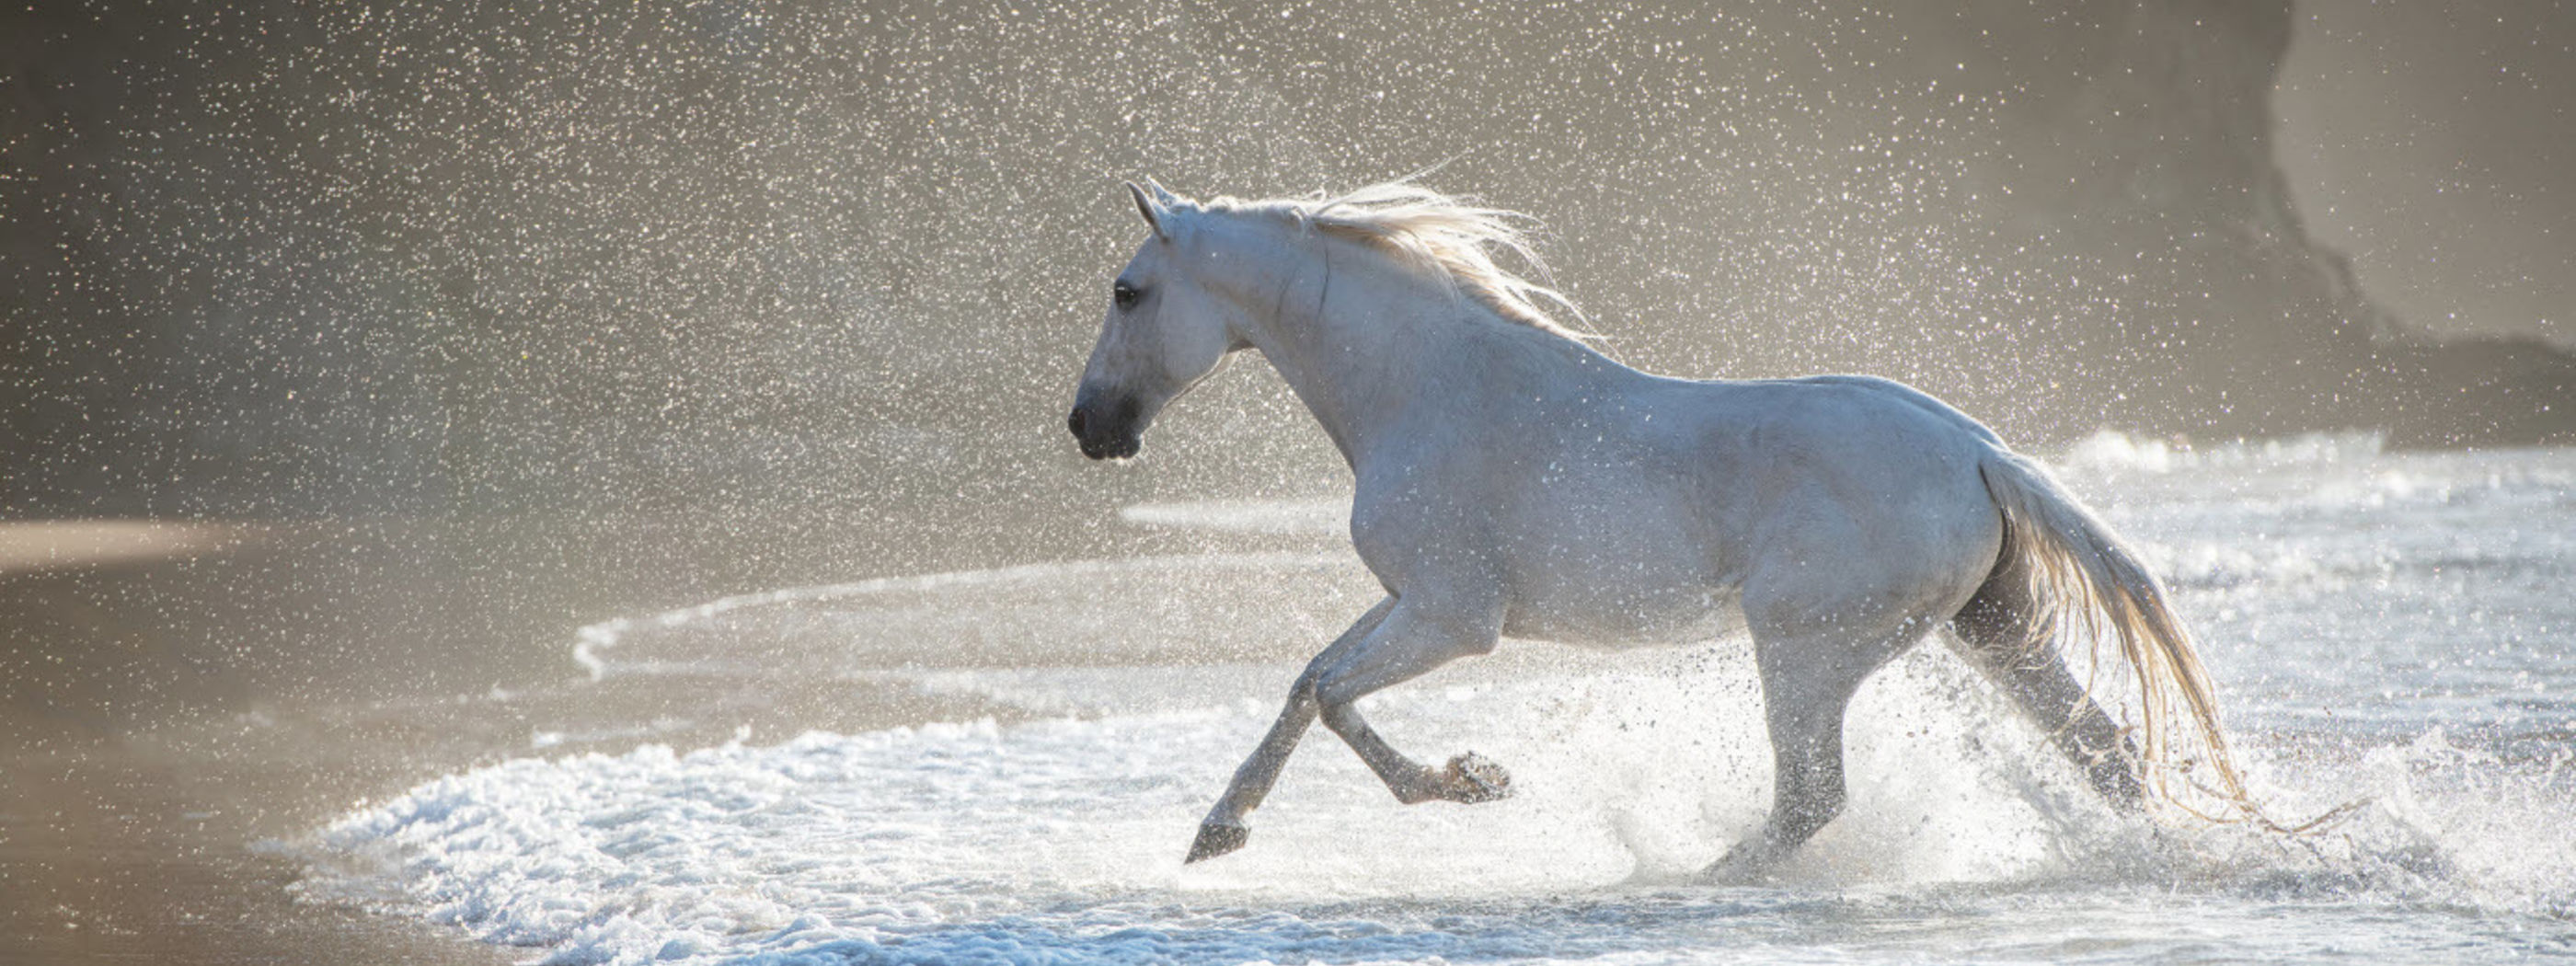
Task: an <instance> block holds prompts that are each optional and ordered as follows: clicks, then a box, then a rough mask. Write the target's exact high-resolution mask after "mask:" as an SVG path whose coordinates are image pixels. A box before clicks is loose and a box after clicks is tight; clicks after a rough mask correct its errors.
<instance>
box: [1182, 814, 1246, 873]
mask: <svg viewBox="0 0 2576 966" xmlns="http://www.w3.org/2000/svg"><path fill="white" fill-rule="evenodd" d="M1251 839H1252V830H1251V829H1248V828H1245V827H1243V826H1240V825H1215V824H1208V825H1201V826H1199V837H1198V838H1197V839H1196V840H1194V841H1192V842H1191V843H1190V857H1189V858H1186V859H1182V860H1181V864H1182V865H1188V864H1190V863H1192V862H1196V861H1199V860H1200V859H1213V858H1216V857H1217V856H1220V855H1224V854H1226V853H1228V852H1232V851H1234V850H1236V849H1239V848H1242V847H1243V843H1245V842H1248V841H1251Z"/></svg>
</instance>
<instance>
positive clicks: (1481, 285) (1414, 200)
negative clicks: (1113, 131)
mask: <svg viewBox="0 0 2576 966" xmlns="http://www.w3.org/2000/svg"><path fill="white" fill-rule="evenodd" d="M1206 207H1207V208H1208V209H1209V210H1232V211H1253V212H1262V213H1268V214H1271V215H1274V216H1277V217H1281V218H1285V219H1286V220H1288V221H1289V222H1290V223H1292V224H1295V225H1297V226H1299V227H1302V228H1306V229H1310V230H1313V231H1318V232H1322V233H1323V234H1326V235H1331V236H1335V237H1339V238H1346V239H1350V240H1352V241H1356V242H1359V243H1361V244H1363V245H1366V246H1368V247H1370V248H1374V249H1376V250H1378V251H1381V252H1384V253H1386V254H1388V255H1392V256H1394V257H1395V258H1397V259H1398V260H1399V261H1402V262H1406V263H1409V264H1411V265H1413V266H1416V267H1418V268H1420V269H1422V270H1425V271H1427V272H1428V273H1430V274H1431V275H1432V276H1433V277H1434V278H1437V279H1439V280H1440V281H1441V282H1442V284H1444V285H1446V286H1447V287H1448V289H1449V291H1450V292H1451V293H1452V294H1453V295H1459V296H1464V297H1466V298H1470V299H1473V300H1475V301H1476V302H1478V303H1479V304H1482V305H1484V306H1485V307H1486V308H1489V309H1492V310H1493V311H1494V314H1496V315H1498V316H1501V317H1502V318H1503V319H1504V320H1506V321H1510V322H1516V323H1519V324H1521V325H1526V326H1529V327H1531V328H1534V329H1538V330H1540V331H1542V332H1551V333H1554V334H1556V335H1560V336H1564V337H1566V338H1569V339H1574V340H1577V341H1582V340H1585V339H1588V338H1590V337H1591V335H1592V333H1591V332H1590V331H1588V329H1587V328H1583V327H1578V326H1569V325H1567V324H1565V323H1563V322H1559V321H1557V319H1556V316H1555V315H1554V314H1551V313H1550V312H1549V310H1548V308H1546V307H1547V306H1552V307H1554V308H1556V309H1558V310H1561V311H1563V312H1564V313H1565V314H1566V315H1568V316H1569V317H1571V318H1573V319H1574V320H1575V321H1576V322H1577V323H1582V322H1584V321H1585V319H1584V317H1583V310H1582V309H1581V308H1579V307H1577V306H1576V305H1575V304H1574V301H1573V300H1572V299H1570V298H1568V297H1566V295H1565V293H1564V292H1562V291H1559V290H1558V289H1557V288H1556V286H1555V285H1553V284H1551V283H1552V282H1553V281H1554V279H1552V278H1550V277H1549V273H1548V269H1547V262H1546V261H1545V260H1543V259H1541V258H1539V255H1538V250H1537V247H1536V245H1535V243H1534V240H1533V239H1532V238H1531V237H1530V230H1531V229H1532V228H1534V227H1536V225H1537V219H1534V218H1531V217H1530V216H1528V215H1525V214H1521V213H1519V212H1516V211H1509V210H1506V209H1501V208H1488V207H1485V206H1483V205H1480V204H1477V203H1476V202H1475V201H1474V200H1473V199H1469V198H1463V197H1459V196H1455V195H1448V194H1443V193H1441V192H1438V191H1434V190H1432V189H1430V188H1426V187H1423V186H1421V185H1418V184H1413V183H1411V182H1410V181H1406V180H1402V179H1399V180H1395V181H1386V182H1381V183H1378V184H1373V185H1369V186H1368V187H1365V188H1360V189H1358V190H1356V191H1351V192H1348V193H1346V194H1341V195H1331V196H1327V195H1317V196H1315V197H1312V198H1281V199H1271V200H1267V201H1241V200H1238V199H1233V198H1218V199H1215V200H1213V201H1210V202H1207V203H1206ZM1506 254H1507V255H1508V256H1509V257H1510V258H1512V259H1514V260H1517V261H1519V262H1520V263H1521V264H1522V265H1525V266H1527V267H1528V269H1529V272H1530V273H1531V274H1534V275H1536V276H1537V278H1536V279H1532V278H1531V277H1529V275H1524V274H1521V273H1519V272H1515V271H1513V270H1511V269H1509V268H1505V267H1504V266H1503V265H1502V264H1501V263H1499V262H1498V261H1496V258H1497V257H1498V256H1503V255H1506Z"/></svg>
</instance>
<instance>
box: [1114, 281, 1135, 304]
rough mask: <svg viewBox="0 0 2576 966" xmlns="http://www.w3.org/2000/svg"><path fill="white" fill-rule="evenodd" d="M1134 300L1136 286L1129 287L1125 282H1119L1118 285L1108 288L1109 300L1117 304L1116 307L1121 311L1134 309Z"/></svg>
mask: <svg viewBox="0 0 2576 966" xmlns="http://www.w3.org/2000/svg"><path fill="white" fill-rule="evenodd" d="M1136 299H1137V292H1136V286H1133V285H1129V284H1127V283H1125V282H1120V283H1118V284H1116V285H1113V286H1110V288H1109V300H1110V301H1111V302H1114V303H1117V305H1118V307H1119V308H1122V309H1132V308H1135V307H1136Z"/></svg>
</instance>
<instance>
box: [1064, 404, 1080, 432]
mask: <svg viewBox="0 0 2576 966" xmlns="http://www.w3.org/2000/svg"><path fill="white" fill-rule="evenodd" d="M1064 425H1065V428H1066V429H1070V430H1073V434H1074V435H1076V436H1080V435H1082V410H1079V409H1076V410H1074V411H1073V415H1071V416H1067V417H1065V419H1064Z"/></svg>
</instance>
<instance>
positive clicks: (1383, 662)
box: [1308, 601, 1512, 805]
mask: <svg viewBox="0 0 2576 966" xmlns="http://www.w3.org/2000/svg"><path fill="white" fill-rule="evenodd" d="M1501 632H1502V620H1501V615H1500V613H1499V608H1494V609H1492V611H1491V612H1484V611H1481V610H1479V609H1444V608H1440V607H1437V606H1434V605H1427V604H1426V605H1415V604H1412V603H1411V602H1410V601H1408V602H1406V603H1399V604H1398V605H1397V606H1396V608H1395V609H1394V610H1393V611H1391V612H1390V613H1389V614H1388V617H1387V620H1386V621H1385V623H1383V624H1382V625H1380V626H1379V628H1378V630H1377V631H1376V632H1375V633H1372V634H1370V635H1368V637H1366V638H1365V639H1363V640H1361V641H1360V642H1359V643H1357V644H1355V645H1353V646H1352V648H1351V649H1350V651H1349V652H1348V653H1346V654H1344V655H1342V656H1341V657H1340V658H1339V659H1338V660H1335V661H1332V662H1329V663H1327V662H1325V661H1323V660H1321V659H1318V660H1317V662H1316V667H1315V668H1313V669H1310V670H1309V672H1308V673H1309V675H1310V676H1312V677H1313V678H1314V682H1315V700H1316V702H1317V703H1318V704H1319V705H1320V706H1321V710H1322V714H1323V718H1324V726H1325V727H1327V728H1330V729H1332V730H1333V733H1334V734H1336V735H1339V736H1341V739H1342V741H1343V743H1345V744H1348V745H1350V746H1351V750H1352V751H1354V752H1357V753H1358V754H1359V756H1360V760H1361V761H1362V762H1365V763H1367V765H1368V766H1369V770H1370V771H1373V772H1376V773H1377V777H1378V780H1380V781H1383V782H1385V783H1386V787H1387V790H1388V791H1390V792H1393V793H1395V798H1396V800H1397V801H1399V802H1403V803H1405V804H1407V805H1412V804H1416V803H1419V802H1428V801H1434V800H1438V801H1450V802H1467V803H1473V802H1490V801H1493V800H1495V799H1499V798H1503V797H1506V796H1509V795H1510V794H1511V784H1512V779H1511V775H1510V774H1509V773H1507V772H1505V771H1504V770H1503V768H1502V766H1501V765H1497V764H1494V763H1493V762H1492V761H1489V760H1487V759H1485V758H1484V757H1482V756H1479V755H1477V754H1475V753H1474V752H1468V753H1465V754H1461V755H1459V756H1457V757H1455V758H1451V759H1449V763H1448V765H1446V766H1445V767H1442V768H1439V769H1432V768H1426V767H1424V766H1423V765H1422V764H1420V763H1418V762H1416V761H1414V760H1413V759H1411V758H1408V757H1405V755H1404V753H1402V752H1399V751H1397V750H1395V748H1394V747H1393V746H1391V745H1389V744H1387V743H1386V740H1385V739H1383V738H1380V737H1378V734H1377V730H1376V729H1374V728H1371V727H1369V724H1368V721H1367V720H1366V719H1363V718H1362V717H1360V713H1359V709H1358V707H1356V706H1355V705H1354V702H1356V701H1358V700H1359V699H1360V698H1361V697H1364V696H1366V695H1368V694H1371V693H1373V692H1376V691H1378V690H1380V689H1382V688H1387V687H1392V686H1394V685H1397V684H1401V683H1404V682H1406V681H1410V680H1412V679H1414V678H1417V677H1420V676H1422V675H1423V674H1426V673H1429V672H1430V671H1431V670H1432V669H1434V668H1437V667H1439V666H1441V665H1443V664H1447V663H1449V662H1450V661H1453V660H1456V659H1458V658H1461V657H1468V656H1472V655H1478V654H1486V653H1491V652H1492V651H1493V649H1494V643H1495V640H1496V639H1497V638H1498V637H1500V636H1501Z"/></svg>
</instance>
